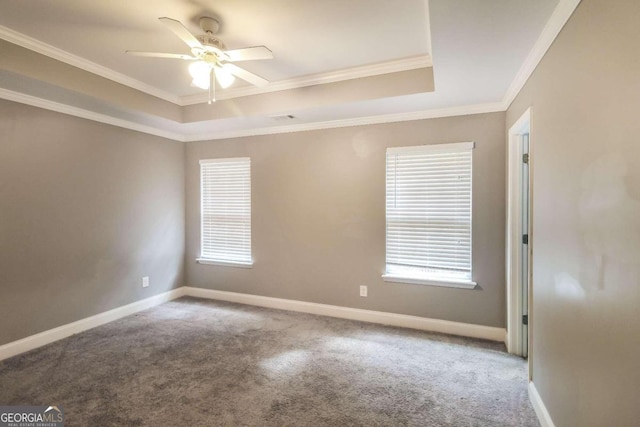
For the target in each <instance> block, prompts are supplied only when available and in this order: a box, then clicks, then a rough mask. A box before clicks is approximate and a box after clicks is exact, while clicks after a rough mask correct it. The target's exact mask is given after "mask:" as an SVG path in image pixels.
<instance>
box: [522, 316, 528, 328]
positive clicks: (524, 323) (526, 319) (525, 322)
mask: <svg viewBox="0 0 640 427" xmlns="http://www.w3.org/2000/svg"><path fill="white" fill-rule="evenodd" d="M522 324H523V325H528V324H529V315H528V314H523V315H522Z"/></svg>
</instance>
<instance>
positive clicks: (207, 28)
mask: <svg viewBox="0 0 640 427" xmlns="http://www.w3.org/2000/svg"><path fill="white" fill-rule="evenodd" d="M198 23H199V24H200V28H202V31H204V32H205V33H207V34H216V33H217V32H218V30H219V29H220V23H219V22H218V20H217V19H215V18H211V17H209V16H203V17H202V18H200V20H199V21H198Z"/></svg>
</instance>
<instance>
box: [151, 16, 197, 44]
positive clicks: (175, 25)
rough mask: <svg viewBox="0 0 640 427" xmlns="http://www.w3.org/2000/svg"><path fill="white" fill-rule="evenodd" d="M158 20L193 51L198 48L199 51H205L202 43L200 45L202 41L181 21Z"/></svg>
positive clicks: (165, 18)
mask: <svg viewBox="0 0 640 427" xmlns="http://www.w3.org/2000/svg"><path fill="white" fill-rule="evenodd" d="M158 19H159V20H160V22H162V23H163V24H164V25H166V26H167V28H168V29H170V30H171V31H173V33H174V34H175V35H176V36H178V37H180V40H182V41H183V42H185V43H186V44H187V45H188V46H189V47H190V48H191V49H193V48H196V47H197V48H199V49H204V47H203V46H202V43H200V41H199V40H198V39H197V38H196V37H195V36H194V35H193V34H191V33H190V32H189V30H187V28H186V27H185V26H184V25H182V23H181V22H180V21H176V20H175V19H171V18H167V17H164V18H158Z"/></svg>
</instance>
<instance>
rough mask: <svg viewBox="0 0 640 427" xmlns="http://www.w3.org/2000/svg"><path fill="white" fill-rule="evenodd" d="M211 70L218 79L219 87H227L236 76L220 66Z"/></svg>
mask: <svg viewBox="0 0 640 427" xmlns="http://www.w3.org/2000/svg"><path fill="white" fill-rule="evenodd" d="M213 70H214V72H215V73H216V79H217V80H218V83H219V84H220V87H222V88H223V89H226V88H228V87H229V86H231V85H232V84H233V82H234V81H236V78H235V77H234V75H233V74H231V73H230V72H229V70H226V69H224V68H222V67H215V68H214V69H213Z"/></svg>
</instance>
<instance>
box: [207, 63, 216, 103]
mask: <svg viewBox="0 0 640 427" xmlns="http://www.w3.org/2000/svg"><path fill="white" fill-rule="evenodd" d="M211 102H216V82H215V79H214V78H213V68H211V69H210V70H209V105H211Z"/></svg>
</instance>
